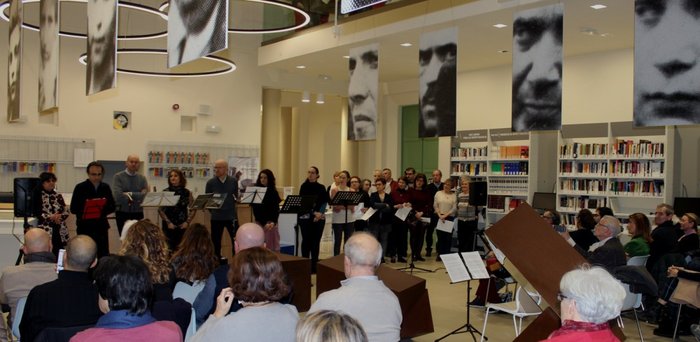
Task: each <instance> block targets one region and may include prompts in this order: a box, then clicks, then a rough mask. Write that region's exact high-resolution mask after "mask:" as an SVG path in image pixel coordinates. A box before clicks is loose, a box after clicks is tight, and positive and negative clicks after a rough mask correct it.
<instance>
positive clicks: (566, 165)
mask: <svg viewBox="0 0 700 342" xmlns="http://www.w3.org/2000/svg"><path fill="white" fill-rule="evenodd" d="M559 165H560V168H559V172H560V173H562V174H569V173H571V174H577V173H578V174H588V175H606V174H607V173H608V162H574V161H562V162H561V163H560V164H559Z"/></svg>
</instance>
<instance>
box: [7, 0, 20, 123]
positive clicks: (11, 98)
mask: <svg viewBox="0 0 700 342" xmlns="http://www.w3.org/2000/svg"><path fill="white" fill-rule="evenodd" d="M8 31H9V33H10V36H9V42H10V45H9V48H8V49H7V121H9V122H12V121H16V120H19V115H20V77H19V76H20V71H21V70H22V0H11V1H10V28H9V30H8Z"/></svg>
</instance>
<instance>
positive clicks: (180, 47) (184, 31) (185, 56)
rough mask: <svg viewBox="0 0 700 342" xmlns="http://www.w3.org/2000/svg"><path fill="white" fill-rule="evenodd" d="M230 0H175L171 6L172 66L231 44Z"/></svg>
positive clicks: (170, 52) (169, 14)
mask: <svg viewBox="0 0 700 342" xmlns="http://www.w3.org/2000/svg"><path fill="white" fill-rule="evenodd" d="M228 5H229V2H228V0H203V1H202V0H200V1H196V0H172V1H170V8H169V9H168V68H172V67H175V66H178V65H180V64H183V63H187V62H190V61H193V60H195V59H197V58H200V57H204V56H207V55H209V54H212V53H214V52H217V51H220V50H224V49H226V48H227V47H228Z"/></svg>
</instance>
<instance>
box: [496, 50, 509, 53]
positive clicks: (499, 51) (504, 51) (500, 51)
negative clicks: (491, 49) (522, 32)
mask: <svg viewBox="0 0 700 342" xmlns="http://www.w3.org/2000/svg"><path fill="white" fill-rule="evenodd" d="M498 53H508V50H498Z"/></svg>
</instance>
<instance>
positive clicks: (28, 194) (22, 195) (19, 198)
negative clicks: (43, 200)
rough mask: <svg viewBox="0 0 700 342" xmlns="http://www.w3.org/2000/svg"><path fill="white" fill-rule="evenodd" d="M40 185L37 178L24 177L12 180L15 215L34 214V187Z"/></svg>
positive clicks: (28, 215)
mask: <svg viewBox="0 0 700 342" xmlns="http://www.w3.org/2000/svg"><path fill="white" fill-rule="evenodd" d="M39 185H41V182H40V181H39V178H33V177H25V178H15V180H14V199H15V200H14V206H15V210H14V211H15V217H31V216H33V215H34V208H33V207H34V200H33V199H32V194H33V193H34V188H36V187H37V186H39Z"/></svg>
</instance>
